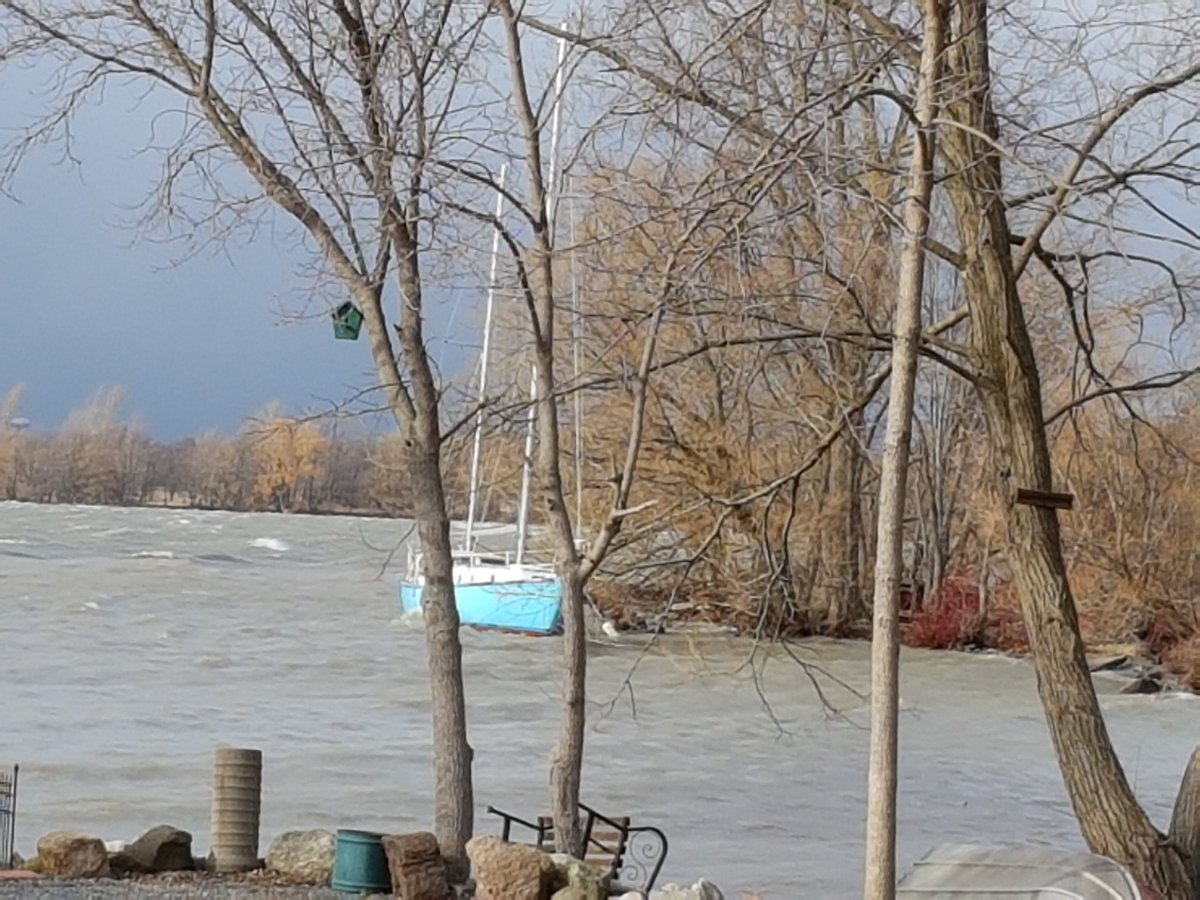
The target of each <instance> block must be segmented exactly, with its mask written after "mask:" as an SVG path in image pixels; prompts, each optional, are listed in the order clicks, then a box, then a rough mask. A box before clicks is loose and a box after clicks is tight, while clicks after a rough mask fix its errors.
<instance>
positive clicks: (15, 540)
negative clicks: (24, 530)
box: [0, 538, 29, 544]
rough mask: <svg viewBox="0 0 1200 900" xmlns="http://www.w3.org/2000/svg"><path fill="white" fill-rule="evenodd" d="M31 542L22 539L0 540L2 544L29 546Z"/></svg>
mask: <svg viewBox="0 0 1200 900" xmlns="http://www.w3.org/2000/svg"><path fill="white" fill-rule="evenodd" d="M28 543H29V541H23V540H21V539H20V538H0V544H28Z"/></svg>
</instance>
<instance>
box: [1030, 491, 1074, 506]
mask: <svg viewBox="0 0 1200 900" xmlns="http://www.w3.org/2000/svg"><path fill="white" fill-rule="evenodd" d="M1017 502H1018V503H1021V504H1024V505H1025V506H1039V507H1041V508H1042V509H1073V508H1074V507H1075V495H1074V494H1064V493H1060V492H1058V491H1034V490H1030V489H1029V488H1018V489H1017Z"/></svg>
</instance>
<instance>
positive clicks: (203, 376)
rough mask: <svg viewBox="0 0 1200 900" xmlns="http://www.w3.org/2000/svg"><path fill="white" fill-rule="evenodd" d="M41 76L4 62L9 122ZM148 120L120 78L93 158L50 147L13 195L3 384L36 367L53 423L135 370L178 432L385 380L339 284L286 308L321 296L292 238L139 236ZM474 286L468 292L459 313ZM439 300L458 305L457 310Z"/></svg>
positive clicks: (136, 389) (140, 401) (145, 412)
mask: <svg viewBox="0 0 1200 900" xmlns="http://www.w3.org/2000/svg"><path fill="white" fill-rule="evenodd" d="M42 83H43V81H42V78H40V77H38V76H37V75H36V74H31V73H20V74H18V73H15V72H13V70H11V69H6V70H5V78H4V81H3V83H2V84H0V105H2V106H3V108H4V109H5V122H4V126H6V127H9V126H12V125H13V124H15V122H14V118H13V117H10V115H9V114H10V112H12V111H14V110H21V111H22V112H23V113H26V114H27V113H28V112H30V111H31V110H33V109H35V108H36V100H35V99H33V93H32V91H33V90H34V89H35V88H36V87H37V86H38V85H40V84H42ZM149 128H150V110H148V109H146V108H142V109H140V110H139V109H134V108H133V103H132V95H129V96H126V97H121V95H120V93H119V92H111V91H110V93H109V94H108V96H107V97H106V98H105V101H104V103H103V105H102V106H100V105H95V106H92V107H90V108H88V109H87V110H86V111H85V112H84V114H83V115H81V116H80V117H79V119H78V120H77V123H76V127H75V133H76V136H77V143H76V155H77V156H78V158H79V159H80V160H81V161H82V169H81V170H77V169H75V168H73V167H72V166H70V165H68V164H62V163H60V162H59V157H60V156H61V154H60V153H58V152H57V151H55V150H53V149H47V150H39V151H35V152H34V153H33V154H32V155H30V156H29V157H28V158H27V160H26V162H25V164H24V166H23V167H22V170H21V173H20V175H19V177H18V179H17V182H16V188H15V192H16V194H17V196H18V198H19V200H20V201H21V202H20V203H16V202H13V201H12V200H9V199H7V198H4V197H2V196H0V310H2V311H3V316H4V323H3V326H2V327H0V394H2V393H3V392H5V391H7V390H8V388H9V387H11V386H12V385H14V384H19V383H22V382H24V383H25V384H26V386H27V388H26V395H25V403H24V405H23V413H24V415H26V416H27V417H28V418H30V419H31V420H33V423H34V425H35V426H37V427H53V426H55V425H57V424H58V423H60V422H61V421H62V419H63V418H64V417H65V416H66V415H67V413H68V412H69V411H70V410H71V409H72V408H74V407H76V406H78V405H80V404H81V403H83V402H84V401H85V400H86V398H87V397H88V396H89V395H91V394H92V393H93V392H94V391H95V390H96V389H97V388H98V387H100V386H102V385H122V386H124V387H126V388H127V391H128V393H127V408H128V410H129V412H130V413H131V414H136V415H139V416H140V417H141V418H142V419H143V420H144V421H145V423H146V425H147V426H148V427H149V429H150V431H151V433H152V434H154V435H155V436H156V437H159V438H164V439H171V438H178V437H183V436H187V435H190V434H197V433H200V432H202V431H204V430H205V429H208V428H213V427H215V428H219V429H221V430H226V431H228V430H232V429H234V428H236V427H237V425H238V423H239V422H240V421H241V419H242V418H243V417H245V416H247V415H250V414H253V413H254V412H256V411H257V410H258V409H260V408H261V407H262V406H263V405H264V404H266V403H267V402H269V401H271V400H279V401H281V402H283V403H284V404H285V405H286V406H287V407H288V408H289V409H292V410H296V411H298V410H300V409H301V408H304V407H308V406H312V405H314V404H319V403H320V402H321V399H322V398H323V399H325V400H333V401H339V400H343V399H345V398H347V397H349V396H350V395H351V394H353V393H354V392H355V391H356V390H360V389H362V388H364V387H366V386H368V385H370V384H372V383H373V380H372V379H371V377H370V376H369V374H368V369H369V365H370V360H369V357H368V354H367V347H366V341H365V340H362V339H360V340H359V341H357V342H350V341H336V340H334V338H333V335H332V329H331V326H330V323H329V321H328V319H327V318H326V317H325V316H324V311H325V309H326V308H327V307H326V306H325V302H324V300H318V301H315V302H313V303H312V304H309V305H308V308H307V310H306V311H307V312H308V313H309V314H310V315H312V316H315V317H314V318H309V319H307V320H304V321H299V322H295V321H293V322H287V323H285V317H284V316H283V315H282V311H283V310H284V309H286V310H289V311H291V312H297V311H300V310H304V309H305V307H306V300H307V298H306V281H305V279H304V277H303V276H302V275H301V274H300V273H299V269H298V264H299V263H301V262H303V256H302V255H301V254H300V251H298V250H296V249H295V248H294V246H293V245H290V244H289V243H287V242H285V241H282V240H280V241H275V240H273V239H272V237H271V236H270V235H264V236H260V237H258V238H256V239H255V240H254V241H253V242H247V241H246V239H245V238H238V239H235V241H234V242H232V243H231V244H230V245H229V246H228V247H227V248H226V249H227V251H228V256H226V255H221V254H218V253H214V252H211V251H206V252H205V253H204V254H203V255H201V256H199V257H197V258H192V259H189V260H186V261H185V262H183V263H182V264H181V265H179V266H177V267H173V266H172V261H173V260H174V259H176V258H177V257H178V256H179V255H181V253H182V248H181V247H179V246H168V245H163V244H161V243H155V242H151V241H147V240H146V239H144V238H142V237H140V236H139V234H138V232H137V231H136V230H135V229H134V228H133V227H132V224H133V223H134V222H135V221H136V219H137V217H138V213H137V210H135V209H133V208H132V207H134V205H135V204H139V203H140V202H141V201H142V200H143V198H144V197H145V196H146V193H147V191H149V190H152V189H153V187H154V185H155V183H156V181H157V177H158V174H159V160H158V159H157V158H156V157H154V156H150V155H137V152H136V151H138V150H139V149H140V148H141V147H142V146H143V144H144V142H145V140H146V137H147V135H148V134H149ZM6 136H7V135H5V137H6ZM473 302H474V301H473V299H472V298H470V297H466V298H463V299H462V301H461V308H460V309H459V310H458V313H457V316H456V318H457V319H458V321H459V322H460V323H462V322H464V321H465V322H468V323H469V322H470V316H471V309H469V308H467V307H468V306H469V305H470V304H472V303H473ZM433 312H434V316H435V317H436V318H438V319H441V320H442V321H445V320H446V318H447V314H448V313H449V312H450V310H449V309H443V310H434V311H433ZM444 331H445V329H444V328H443V329H442V330H440V331H436V330H435V334H434V335H433V338H432V339H431V341H430V347H431V350H432V352H433V354H434V356H435V358H437V357H439V356H441V357H442V358H443V361H444V364H445V365H447V366H452V365H454V364H455V363H456V361H457V360H461V358H462V353H461V351H459V352H457V353H456V352H455V350H454V348H453V347H452V346H450V347H447V346H446V345H445V344H446V342H445V341H444V340H443V339H442V336H443V335H444ZM466 339H467V340H470V339H471V335H469V334H468V335H466Z"/></svg>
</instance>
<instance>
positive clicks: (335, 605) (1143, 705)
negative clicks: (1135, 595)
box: [0, 503, 1200, 898]
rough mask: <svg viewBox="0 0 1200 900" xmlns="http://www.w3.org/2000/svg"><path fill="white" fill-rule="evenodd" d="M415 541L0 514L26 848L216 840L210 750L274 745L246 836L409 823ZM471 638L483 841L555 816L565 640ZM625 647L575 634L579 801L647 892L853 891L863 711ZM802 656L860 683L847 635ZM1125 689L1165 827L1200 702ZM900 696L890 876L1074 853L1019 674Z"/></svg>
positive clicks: (312, 530)
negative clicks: (968, 859)
mask: <svg viewBox="0 0 1200 900" xmlns="http://www.w3.org/2000/svg"><path fill="white" fill-rule="evenodd" d="M406 528H407V526H406V524H405V523H403V522H397V521H383V520H364V519H353V518H343V517H301V516H279V515H268V514H236V513H223V512H215V513H209V512H194V511H176V510H149V509H108V508H93V507H48V506H34V505H26V504H12V503H0V765H7V764H10V763H11V762H14V761H15V762H19V763H20V764H21V772H22V778H21V790H20V816H19V820H18V839H17V844H18V849H19V850H20V851H22V852H24V853H26V854H29V853H31V852H32V847H33V844H34V843H35V842H36V839H37V837H38V835H40V834H42V833H44V832H46V831H49V830H52V829H58V828H81V829H83V830H86V831H90V832H92V833H94V834H98V835H100V836H102V837H104V838H106V839H125V840H128V839H131V838H133V837H135V836H136V835H137V834H138V833H140V832H141V831H142V830H144V829H145V828H148V827H150V826H151V825H155V824H159V823H170V824H174V825H178V826H180V827H183V828H186V829H188V830H190V831H192V833H193V834H194V835H195V838H196V849H197V851H198V852H206V851H207V848H208V802H209V790H210V776H211V767H212V753H213V749H214V748H215V747H217V746H219V745H222V744H229V745H235V746H246V747H259V748H261V749H262V750H263V752H264V758H265V763H264V797H263V806H264V808H263V848H262V849H263V851H264V852H265V849H266V843H267V842H268V841H269V840H270V838H271V837H272V836H273V835H275V834H277V833H279V832H280V831H283V830H285V829H288V828H304V827H326V828H329V829H331V830H334V829H337V828H340V827H360V828H371V829H380V830H391V831H398V830H410V829H417V828H425V827H427V826H428V825H429V823H430V821H431V817H432V801H431V782H432V778H431V772H430V755H431V747H430V725H429V698H428V679H427V673H426V667H425V656H424V645H423V639H422V634H421V631H420V627H419V624H417V623H413V622H411V621H404V620H402V619H401V618H400V614H399V607H398V596H397V578H398V570H397V569H396V568H392V569H389V570H387V571H383V569H384V564H385V560H386V557H387V554H388V552H389V551H390V550H391V549H392V548H393V547H394V546H395V545H396V544H397V543H399V542H401V541H402V540H403V538H404V535H405V531H406ZM397 560H399V561H402V556H398V557H397ZM463 639H464V642H465V666H466V678H467V698H468V705H469V714H470V731H471V740H472V743H473V745H474V747H475V752H476V766H475V777H476V798H477V800H478V803H479V810H478V817H477V820H476V821H477V831H492V830H495V829H496V827H497V823H496V821H495V820H494V819H492V818H490V817H488V816H487V815H486V814H485V811H484V810H485V807H486V806H487V805H488V804H493V805H496V806H499V807H501V808H506V809H510V810H512V811H513V812H516V813H518V814H528V815H536V814H538V813H539V812H544V811H545V806H546V803H547V791H546V771H547V763H548V760H549V754H550V748H551V746H552V743H553V741H554V738H555V736H556V732H557V697H558V687H557V677H558V664H559V653H560V644H559V641H558V640H557V639H555V638H549V639H530V638H519V637H510V636H503V635H487V634H480V633H476V632H473V631H470V630H466V631H464V633H463ZM643 645H644V639H642V638H632V637H631V638H628V639H626V640H625V641H624V642H621V643H617V644H615V645H612V646H599V647H596V648H594V655H593V662H592V667H591V675H590V678H589V694H590V698H591V701H592V706H591V709H590V716H591V728H590V731H589V735H588V741H589V743H588V748H587V757H586V771H585V775H584V799H585V802H587V803H589V804H590V805H592V806H594V807H598V808H599V809H601V810H602V811H607V812H610V813H611V814H614V815H630V816H632V817H633V818H634V819H636V820H644V821H645V822H646V823H650V824H658V825H659V826H660V827H662V828H663V829H664V830H665V831H666V833H667V835H668V837H669V838H670V840H671V849H670V855H669V857H668V859H667V863H666V867H665V869H664V871H663V876H662V879H660V883H664V882H665V881H671V880H674V881H681V882H682V881H688V882H690V881H694V880H695V879H696V878H697V877H699V876H701V875H703V876H706V877H708V878H710V879H712V880H714V881H715V882H716V883H717V884H719V885H720V886H721V887H722V888H723V889H724V890H725V892H726V895H727V896H729V897H736V896H737V893H738V891H740V890H747V891H748V890H759V891H762V892H763V895H764V896H765V897H768V898H795V897H801V896H810V897H819V896H824V897H852V896H854V895H855V894H856V892H859V891H860V890H861V887H860V884H861V878H860V871H861V865H862V834H863V812H864V805H865V799H864V798H865V772H866V748H867V732H866V730H865V726H866V723H867V715H866V708H865V705H864V703H863V702H862V701H861V700H859V699H858V698H857V697H856V696H855V695H854V694H853V693H851V692H850V691H847V690H845V689H844V688H842V687H839V686H838V685H837V684H835V683H833V682H832V681H830V680H829V679H827V678H825V677H824V676H818V677H820V679H821V683H822V686H823V688H824V690H825V691H826V692H827V695H828V699H829V700H830V701H831V702H832V703H833V704H835V705H836V706H838V707H839V709H840V710H841V713H842V714H841V715H840V716H830V715H829V714H828V713H827V712H826V710H825V709H824V708H823V707H822V705H821V703H820V702H819V700H818V699H817V697H816V694H815V693H814V690H813V688H812V686H811V684H810V682H809V680H808V678H807V677H806V676H805V674H804V672H802V671H801V669H800V668H799V666H798V665H797V664H796V663H795V662H793V661H792V660H790V659H788V658H787V657H786V656H783V655H782V654H778V655H777V656H775V657H773V658H772V659H771V660H770V662H769V663H768V664H767V665H766V666H765V668H763V667H762V666H759V668H758V675H757V678H756V677H755V676H754V675H753V674H752V667H750V666H747V665H746V662H747V659H748V656H749V653H750V650H751V646H750V644H748V643H747V642H743V641H734V640H729V639H717V638H704V639H701V638H689V637H687V636H672V637H668V638H664V639H660V641H658V642H657V643H656V644H654V646H653V647H652V648H651V650H650V651H649V653H648V654H646V655H645V657H644V658H642V659H641V661H640V663H638V665H637V667H636V670H635V671H632V674H631V670H632V668H633V666H634V664H635V662H636V661H638V659H639V655H640V654H641V651H642V647H643ZM799 653H800V654H801V656H802V658H803V659H805V660H807V661H809V662H811V663H813V664H815V665H818V666H820V667H821V668H822V669H824V670H825V671H827V672H828V673H830V674H831V675H833V676H836V677H837V678H838V679H841V680H844V681H845V682H846V683H847V684H849V685H851V686H854V687H856V688H858V689H860V690H865V688H866V685H867V675H868V673H867V665H868V663H867V659H868V648H867V647H866V646H865V645H856V644H848V643H837V642H812V643H806V644H803V645H800V647H799ZM626 678H629V684H630V686H631V689H630V688H626V689H624V690H623V689H622V685H623V683H624V682H625V680H626ZM756 682H757V683H756ZM1118 687H1119V682H1102V683H1101V690H1102V691H1103V692H1104V708H1105V713H1106V716H1107V719H1108V722H1109V725H1110V728H1111V730H1112V732H1113V735H1114V739H1115V740H1116V742H1117V744H1118V747H1119V749H1120V752H1121V756H1122V759H1123V761H1124V764H1125V766H1126V769H1127V771H1128V772H1129V774H1130V777H1131V779H1132V780H1133V781H1134V782H1135V784H1136V786H1137V790H1138V793H1139V795H1140V796H1141V797H1142V798H1143V800H1144V801H1145V802H1146V803H1147V804H1148V806H1149V808H1150V809H1151V811H1152V814H1153V815H1154V816H1155V817H1156V819H1157V820H1158V821H1159V822H1160V823H1162V824H1164V825H1165V823H1166V821H1167V819H1168V818H1169V815H1170V808H1171V803H1172V802H1173V797H1174V791H1175V787H1176V784H1177V780H1178V777H1179V775H1180V773H1181V772H1182V769H1183V766H1184V764H1185V763H1186V760H1187V757H1188V755H1189V754H1190V752H1191V750H1192V747H1193V746H1194V744H1195V743H1196V741H1197V738H1198V737H1200V728H1198V726H1200V705H1198V704H1197V703H1196V702H1195V701H1194V700H1193V699H1192V698H1189V697H1171V696H1167V697H1154V698H1150V697H1125V696H1120V695H1118V694H1117V693H1116V690H1117V688H1118ZM760 692H761V695H762V696H760ZM631 695H632V699H633V701H634V702H631ZM764 698H765V702H764ZM902 705H903V710H904V714H903V717H902V728H903V732H902V737H901V765H902V771H901V780H900V820H901V821H900V857H901V867H902V868H904V867H905V866H907V864H909V863H911V862H912V861H913V860H915V859H916V858H917V857H919V856H920V855H921V854H923V853H924V852H925V851H926V850H927V849H928V848H929V847H930V846H932V845H933V844H936V843H939V842H942V841H948V840H974V839H984V840H1035V841H1046V842H1055V843H1063V844H1069V845H1075V846H1079V845H1080V844H1079V839H1078V837H1077V834H1076V830H1075V826H1074V822H1073V820H1072V818H1071V814H1070V809H1069V806H1068V804H1067V801H1066V798H1065V795H1064V793H1063V789H1062V786H1061V782H1060V780H1059V776H1058V772H1057V770H1056V768H1055V765H1054V762H1053V759H1052V756H1051V752H1050V746H1049V740H1048V738H1047V735H1046V730H1045V726H1044V724H1043V721H1042V717H1041V712H1040V708H1039V706H1038V704H1037V698H1036V695H1035V691H1034V682H1033V676H1032V671H1031V669H1030V668H1029V666H1028V665H1027V664H1025V663H1023V662H1017V661H1012V660H1007V659H1002V658H998V657H988V656H967V655H960V654H937V653H924V652H906V653H905V656H904V662H903V675H902Z"/></svg>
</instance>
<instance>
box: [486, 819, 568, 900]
mask: <svg viewBox="0 0 1200 900" xmlns="http://www.w3.org/2000/svg"><path fill="white" fill-rule="evenodd" d="M467 857H468V858H469V859H470V860H471V864H472V866H473V867H474V869H475V898H476V900H548V898H549V897H550V894H551V893H552V891H553V887H554V879H555V876H556V875H557V871H556V870H555V868H554V863H553V861H552V860H551V859H550V857H549V856H547V855H546V854H545V853H543V852H542V851H541V850H538V849H537V848H536V847H529V846H527V845H525V844H508V843H505V842H504V841H502V840H500V838H498V837H496V836H495V835H493V834H485V835H479V836H477V837H473V838H471V840H469V841H467Z"/></svg>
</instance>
